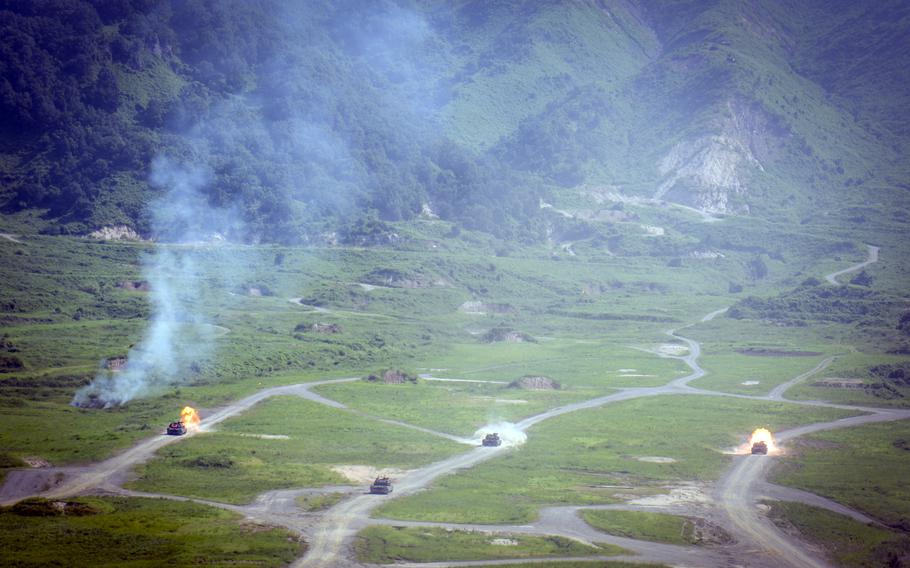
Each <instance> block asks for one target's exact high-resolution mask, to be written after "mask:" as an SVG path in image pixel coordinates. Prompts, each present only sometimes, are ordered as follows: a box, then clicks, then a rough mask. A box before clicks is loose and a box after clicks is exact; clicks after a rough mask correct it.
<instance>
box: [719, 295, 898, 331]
mask: <svg viewBox="0 0 910 568" xmlns="http://www.w3.org/2000/svg"><path fill="white" fill-rule="evenodd" d="M902 305H903V302H902V301H901V300H899V299H897V298H894V297H891V296H888V295H885V294H882V293H880V292H876V291H873V290H869V289H866V288H859V287H853V286H837V287H833V286H825V287H820V286H814V287H813V286H809V287H800V288H796V289H795V290H792V291H789V292H785V293H783V294H781V295H779V296H775V297H771V298H756V297H754V296H750V297H748V298H744V299H742V300H740V301H739V302H737V303H736V304H735V305H734V306H733V307H731V308H730V310H729V311H728V312H727V315H728V316H729V317H731V318H734V319H766V320H771V321H776V322H780V323H786V324H790V325H808V324H809V323H811V322H837V323H847V324H862V325H864V326H870V325H877V326H882V325H884V324H885V322H886V321H887V320H889V319H891V318H892V317H894V313H895V311H897V310H899V309H900V308H901V307H902ZM891 321H894V320H893V319H891Z"/></svg>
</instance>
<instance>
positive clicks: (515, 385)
mask: <svg viewBox="0 0 910 568" xmlns="http://www.w3.org/2000/svg"><path fill="white" fill-rule="evenodd" d="M509 388H510V389H525V390H559V389H560V388H562V385H560V384H559V383H558V382H556V381H554V380H553V379H551V378H549V377H534V376H531V375H528V376H526V377H522V378H520V379H516V380H514V381H512V382H511V383H509Z"/></svg>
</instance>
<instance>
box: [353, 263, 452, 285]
mask: <svg viewBox="0 0 910 568" xmlns="http://www.w3.org/2000/svg"><path fill="white" fill-rule="evenodd" d="M363 281H364V282H366V283H367V284H372V285H374V286H387V287H389V288H432V287H434V286H448V282H446V281H445V280H443V279H441V278H434V277H433V276H430V275H428V274H422V273H419V272H410V273H409V272H402V271H400V270H395V269H392V268H377V269H376V270H373V271H372V272H370V273H369V274H367V275H365V276H364V277H363Z"/></svg>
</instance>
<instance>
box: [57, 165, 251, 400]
mask: <svg viewBox="0 0 910 568" xmlns="http://www.w3.org/2000/svg"><path fill="white" fill-rule="evenodd" d="M209 179H210V177H209V175H208V173H207V172H206V170H204V169H202V168H199V167H188V166H183V165H180V164H177V163H175V162H174V161H172V160H169V159H166V158H158V159H156V160H155V161H154V162H153V164H152V173H151V178H150V181H151V183H152V184H153V185H154V186H156V187H159V188H161V189H162V190H164V193H163V194H162V196H161V198H160V199H158V200H156V202H155V203H153V204H152V206H151V209H150V211H151V216H152V225H153V227H154V231H155V234H156V236H157V237H158V238H160V239H163V240H164V241H166V242H165V243H161V242H159V243H156V244H155V248H154V250H153V251H152V252H151V254H148V255H146V256H144V257H142V259H141V263H142V276H143V278H144V279H145V280H147V281H148V283H149V286H150V292H149V294H150V303H151V313H152V315H151V320H150V322H149V326H148V328H147V329H146V331H145V335H144V336H143V338H142V340H141V341H140V342H139V343H138V344H137V345H136V346H135V347H133V348H132V349H130V351H129V354H128V355H127V364H126V366H125V367H124V368H123V369H122V370H121V371H119V372H113V371H110V370H108V369H105V368H101V369H99V370H98V373H97V374H96V375H95V378H94V380H93V381H92V382H91V383H90V384H89V385H87V386H85V387H83V388H82V389H80V390H79V391H77V392H76V395H75V397H74V398H73V401H72V404H73V405H74V406H90V407H104V408H109V407H112V406H119V405H123V404H125V403H126V402H128V401H130V400H132V399H134V398H137V397H141V396H145V395H147V394H151V393H154V392H157V391H160V390H162V389H163V388H165V387H167V386H169V385H173V384H177V383H180V382H183V380H184V379H185V377H186V376H187V373H188V372H189V370H190V368H191V366H192V365H193V363H194V362H197V361H199V360H200V359H201V358H204V357H206V356H207V355H208V354H209V352H210V351H211V349H212V326H209V325H206V324H205V322H204V320H203V318H202V317H201V316H200V315H199V314H198V313H197V312H196V306H197V305H198V301H199V300H200V290H199V283H200V281H201V279H202V276H203V275H202V274H201V267H200V265H199V262H200V258H201V255H202V254H206V253H207V252H208V251H210V250H211V249H212V246H211V245H210V244H209V245H206V244H204V243H206V242H211V241H212V240H213V237H216V236H218V235H221V234H223V231H226V230H230V229H232V228H234V227H236V226H237V222H236V216H235V215H234V212H233V211H232V210H227V209H217V208H212V207H210V206H208V204H207V202H206V200H205V198H204V197H203V195H202V194H201V193H200V190H201V189H202V188H203V187H204V186H205V185H206V183H208V181H209Z"/></svg>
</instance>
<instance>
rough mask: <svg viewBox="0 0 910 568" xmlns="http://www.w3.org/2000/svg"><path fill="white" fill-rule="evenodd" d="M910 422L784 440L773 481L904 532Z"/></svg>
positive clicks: (908, 512) (908, 521)
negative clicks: (782, 455) (785, 446)
mask: <svg viewBox="0 0 910 568" xmlns="http://www.w3.org/2000/svg"><path fill="white" fill-rule="evenodd" d="M908 455H910V422H908V421H906V420H904V421H900V422H892V423H886V424H868V425H865V426H861V427H858V428H850V429H845V430H834V431H831V432H820V433H817V434H812V435H810V436H805V437H802V438H800V439H798V440H794V441H792V442H788V454H787V457H786V459H785V460H784V461H783V462H782V464H781V467H779V468H778V469H777V470H776V473H775V474H774V480H775V482H777V483H781V484H783V485H790V486H793V487H799V488H801V489H806V490H808V491H812V492H813V493H818V494H819V495H824V496H825V497H829V498H831V499H833V500H835V501H837V502H838V503H843V504H844V505H847V506H849V507H853V508H854V509H858V510H860V511H863V512H865V513H867V514H868V515H870V516H872V517H875V518H877V519H879V520H881V521H882V522H883V523H885V524H887V525H890V526H893V527H899V528H901V529H902V530H907V529H908V527H910V490H908V488H907V484H906V482H905V479H904V475H903V472H904V470H905V469H906V464H907V459H908Z"/></svg>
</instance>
